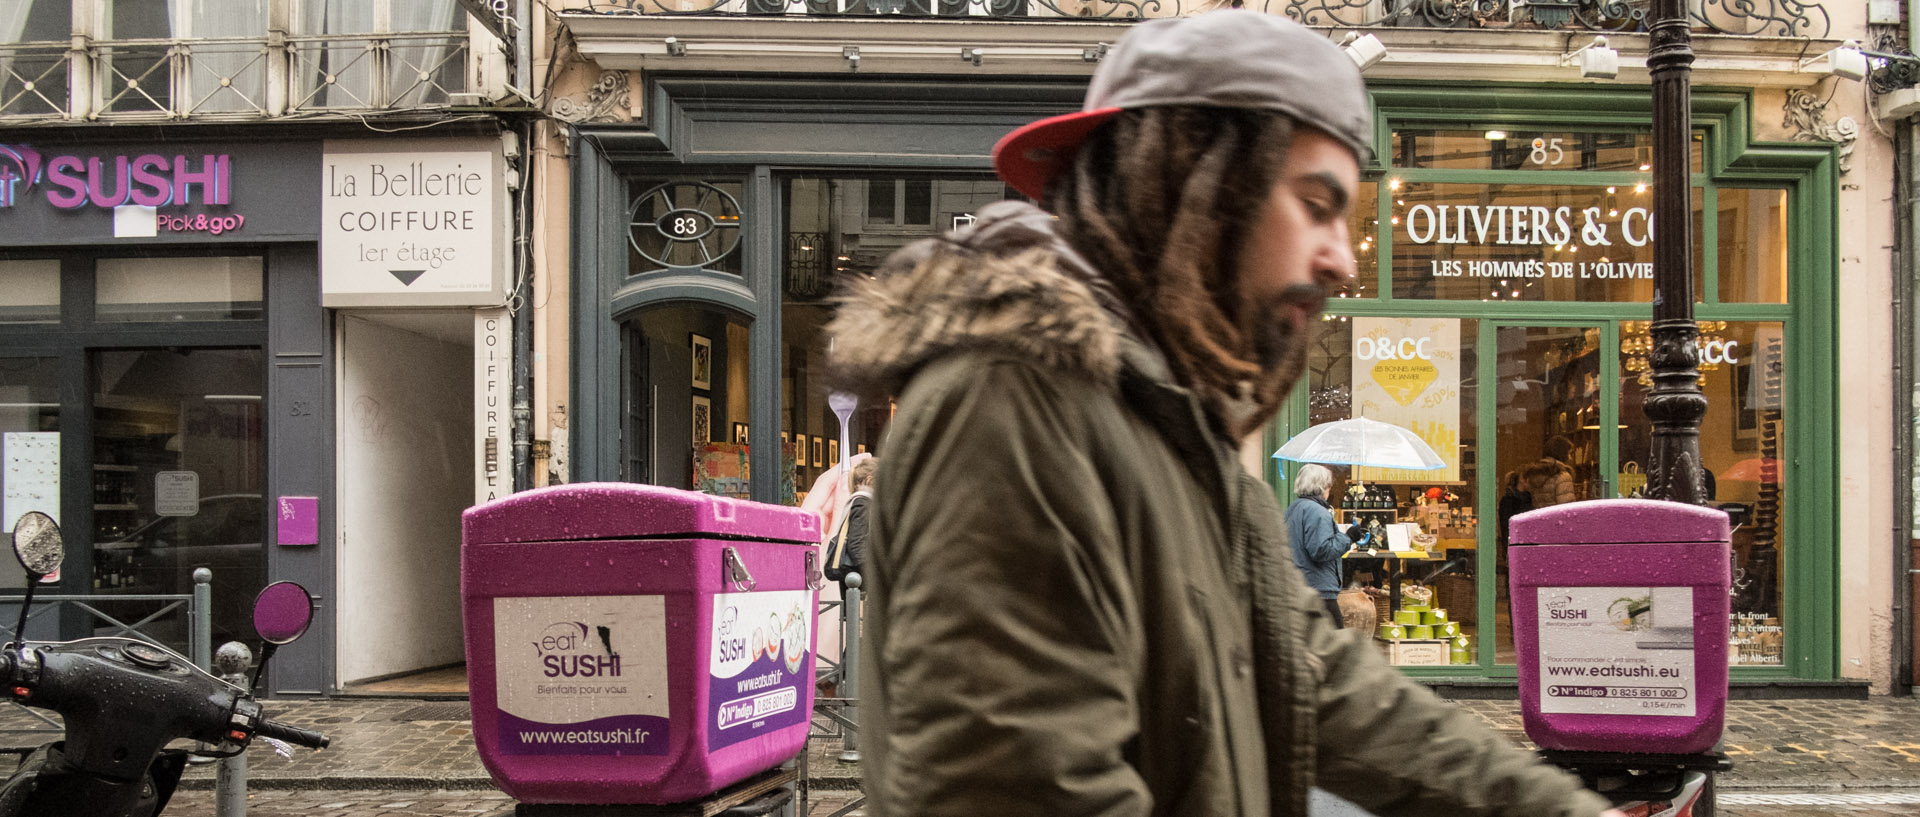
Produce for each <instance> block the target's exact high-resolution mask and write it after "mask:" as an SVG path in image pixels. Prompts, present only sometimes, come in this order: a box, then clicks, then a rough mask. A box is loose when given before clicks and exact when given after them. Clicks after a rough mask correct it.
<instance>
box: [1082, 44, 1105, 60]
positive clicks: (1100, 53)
mask: <svg viewBox="0 0 1920 817" xmlns="http://www.w3.org/2000/svg"><path fill="white" fill-rule="evenodd" d="M1106 56H1107V44H1106V43H1101V44H1099V45H1095V46H1089V47H1087V48H1086V49H1085V50H1083V51H1081V52H1080V59H1083V60H1086V61H1087V62H1099V61H1100V60H1101V59H1103V58H1105V57H1106Z"/></svg>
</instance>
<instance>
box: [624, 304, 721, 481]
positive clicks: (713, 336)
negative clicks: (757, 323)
mask: <svg viewBox="0 0 1920 817" xmlns="http://www.w3.org/2000/svg"><path fill="white" fill-rule="evenodd" d="M624 337H625V342H624V343H623V346H624V347H625V348H624V350H623V352H624V365H623V367H622V371H623V373H624V382H623V383H622V384H621V390H622V392H623V394H624V399H623V401H622V402H623V405H624V411H625V416H624V418H623V422H622V424H621V429H620V431H621V453H622V457H621V475H620V476H621V479H624V480H627V481H629V482H641V483H647V484H652V485H664V486H667V487H669V488H681V489H685V490H696V491H702V492H705V493H710V494H719V495H723V496H731V497H736V498H740V499H748V498H750V496H749V491H748V487H747V483H748V478H749V473H750V472H749V471H748V469H747V454H748V452H749V451H750V450H751V449H750V446H751V445H752V442H753V429H752V426H751V425H750V423H751V422H752V405H753V402H752V393H751V391H750V389H749V388H748V383H747V368H748V363H749V360H750V357H749V354H750V351H751V350H750V348H749V339H748V329H747V325H746V324H743V323H740V322H739V321H737V320H735V319H734V318H732V317H730V316H728V315H726V314H723V313H720V312H716V311H713V310H710V309H701V308H697V307H688V306H669V307H658V308H654V309H649V310H645V311H643V312H641V313H640V314H639V315H637V316H636V317H634V318H632V319H630V320H629V321H627V325H626V331H625V333H624Z"/></svg>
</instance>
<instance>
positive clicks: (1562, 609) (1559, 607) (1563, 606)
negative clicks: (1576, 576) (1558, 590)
mask: <svg viewBox="0 0 1920 817" xmlns="http://www.w3.org/2000/svg"><path fill="white" fill-rule="evenodd" d="M1572 603H1573V597H1572V596H1555V597H1553V598H1550V599H1547V602H1546V605H1547V618H1550V619H1554V620H1562V621H1563V620H1567V619H1577V620H1582V621H1584V620H1585V619H1586V617H1587V611H1586V608H1578V609H1573V610H1569V609H1567V605H1570V604H1572Z"/></svg>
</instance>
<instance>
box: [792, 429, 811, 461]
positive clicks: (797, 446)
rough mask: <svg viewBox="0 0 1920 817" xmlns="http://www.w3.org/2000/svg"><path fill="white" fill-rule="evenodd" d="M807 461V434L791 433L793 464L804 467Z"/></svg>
mask: <svg viewBox="0 0 1920 817" xmlns="http://www.w3.org/2000/svg"><path fill="white" fill-rule="evenodd" d="M807 463H808V460H807V435H805V434H795V435H793V464H794V465H796V466H799V467H801V468H805V467H807Z"/></svg>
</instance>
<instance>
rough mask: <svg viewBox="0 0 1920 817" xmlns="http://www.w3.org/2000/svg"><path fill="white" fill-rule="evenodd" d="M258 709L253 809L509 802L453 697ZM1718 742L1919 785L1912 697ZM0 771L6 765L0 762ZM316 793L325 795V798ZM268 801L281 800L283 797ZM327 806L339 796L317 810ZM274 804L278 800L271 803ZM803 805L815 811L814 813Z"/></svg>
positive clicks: (1751, 769) (1833, 776)
mask: <svg viewBox="0 0 1920 817" xmlns="http://www.w3.org/2000/svg"><path fill="white" fill-rule="evenodd" d="M1456 703H1457V704H1458V705H1459V706H1461V707H1462V708H1464V709H1465V710H1467V711H1468V712H1471V713H1473V714H1474V715H1476V716H1478V717H1479V718H1481V719H1482V720H1483V721H1485V722H1486V723H1488V724H1489V725H1490V726H1492V727H1493V728H1494V729H1496V730H1498V731H1500V732H1501V733H1503V734H1505V735H1507V736H1508V737H1509V738H1511V739H1512V740H1513V741H1514V742H1515V743H1517V744H1521V745H1525V744H1526V738H1525V735H1524V733H1523V730H1522V727H1521V720H1520V714H1519V705H1518V704H1517V703H1516V702H1514V701H1479V700H1475V701H1458V702H1456ZM265 707H266V709H267V712H268V714H269V715H270V716H272V717H275V718H277V719H280V720H284V721H287V722H290V723H293V724H295V725H298V726H303V727H307V728H311V729H318V730H320V731H322V732H324V733H326V734H327V735H329V736H330V737H331V738H332V739H333V747H332V748H330V749H328V750H326V751H322V752H310V751H307V750H304V749H295V750H294V752H293V756H292V757H290V758H280V757H277V756H275V755H274V754H273V752H272V751H271V750H270V749H267V748H266V747H265V746H264V745H258V744H257V745H255V747H254V748H253V749H252V751H251V752H250V754H249V764H250V766H251V768H250V780H251V787H252V791H253V792H254V796H255V801H256V802H258V803H259V804H260V806H259V807H258V808H255V809H250V810H249V814H250V815H253V817H262V816H263V815H264V816H265V817H273V815H278V814H295V813H298V814H300V815H301V817H316V815H340V817H386V815H408V814H423V815H436V816H437V815H472V814H479V815H490V814H491V813H493V812H489V811H487V810H480V811H473V810H470V809H473V808H478V807H480V806H483V805H484V806H488V808H494V807H507V810H506V811H504V812H498V813H510V812H511V808H510V806H511V803H510V801H508V800H507V799H506V798H505V796H504V795H501V794H499V793H498V792H497V791H494V788H493V784H492V781H491V780H490V778H489V777H488V776H487V773H486V770H485V769H484V768H483V767H482V766H481V764H480V759H479V755H478V753H477V751H476V750H475V748H474V743H473V737H472V730H471V728H470V726H469V723H468V712H467V707H466V704H465V702H462V701H419V700H396V699H367V698H331V699H321V700H287V701H267V702H265ZM35 725H37V724H36V722H35V721H34V720H33V719H32V718H31V717H30V716H29V715H27V714H26V712H25V710H22V709H20V708H18V707H13V706H4V707H0V752H4V751H9V750H11V751H15V752H18V751H22V750H24V749H26V748H30V747H32V746H35V745H38V744H39V743H41V742H44V741H46V740H51V739H53V738H54V737H55V736H56V735H57V733H56V732H48V731H39V732H29V731H22V730H25V729H28V728H30V727H33V726H35ZM40 726H42V727H43V728H44V725H40ZM1724 747H1725V749H1726V751H1727V753H1728V754H1729V755H1731V756H1732V758H1733V761H1734V771H1733V772H1731V773H1729V774H1727V775H1724V776H1722V777H1721V778H1720V786H1721V791H1722V792H1723V793H1727V794H1735V793H1739V794H1751V795H1756V796H1757V795H1762V794H1769V793H1811V794H1828V795H1839V794H1853V793H1862V794H1873V793H1884V792H1890V791H1891V792H1905V793H1914V792H1920V700H1917V699H1913V698H1888V697H1876V698H1873V699H1871V700H1866V701H1835V700H1786V701H1731V702H1729V703H1728V705H1727V729H1726V736H1725V741H1724ZM808 750H809V751H808V753H807V754H808V768H807V775H808V778H809V779H810V780H812V781H813V786H814V790H813V794H814V797H813V799H815V800H818V801H821V802H825V801H826V799H827V798H829V797H844V796H845V795H846V794H847V793H849V792H851V791H853V790H856V789H857V788H858V785H859V775H860V766H859V764H857V763H845V762H842V761H840V760H839V759H838V755H839V754H840V745H839V741H838V740H837V739H823V740H815V741H812V742H810V743H809V746H808ZM3 768H6V761H5V760H4V759H0V769H3ZM212 777H213V769H212V767H211V766H194V767H191V768H190V769H189V770H188V772H187V779H186V780H184V781H183V783H182V785H183V786H184V787H185V790H184V791H182V792H181V794H180V801H179V802H180V806H179V807H178V808H179V811H178V812H174V811H171V810H170V811H169V814H175V813H178V814H181V815H189V817H191V815H196V814H202V813H204V814H211V808H212V806H211V802H212V794H211V792H210V791H208V789H209V788H210V787H211V785H212ZM289 790H292V791H289ZM387 791H390V792H392V796H391V797H390V798H387V799H382V798H383V797H385V795H382V794H380V792H387ZM330 793H333V796H334V797H335V798H336V799H327V798H328V797H329V794H330ZM348 793H358V794H356V795H355V798H358V799H355V798H349V797H348V796H347V795H348ZM1916 799H1920V798H1916ZM374 800H380V801H381V802H377V803H376V802H372V801H374ZM402 802H406V803H411V805H408V806H397V807H394V808H390V809H388V810H386V811H380V810H378V809H379V807H381V806H383V805H385V804H389V803H402ZM194 803H200V804H205V811H204V812H197V811H192V808H194V806H193V805H192V804H194ZM281 803H285V804H288V805H285V806H284V807H283V806H282V805H279V804H281ZM333 803H350V806H340V807H338V808H334V809H326V808H323V807H324V806H327V805H330V804H333ZM275 808H278V809H281V810H280V811H272V810H271V809H275ZM836 808H837V806H836ZM435 809H437V810H435ZM462 809H468V810H462ZM1800 809H1812V810H1811V811H1799V810H1800ZM1835 809H1838V810H1835ZM1875 809H1879V811H1875ZM829 811H831V809H830V810H829ZM1725 811H1726V813H1729V814H1736V815H1759V814H1767V815H1780V816H1781V817H1812V815H1821V814H1863V815H1876V817H1877V815H1878V814H1880V813H1886V814H1901V815H1915V814H1920V803H1896V804H1872V803H1864V802H1862V803H1832V804H1789V803H1774V804H1760V803H1755V804H1736V803H1735V802H1734V801H1730V802H1729V808H1728V809H1726V810H1725ZM816 813H818V814H822V815H824V814H825V813H826V812H819V811H818V810H817V809H816Z"/></svg>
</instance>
